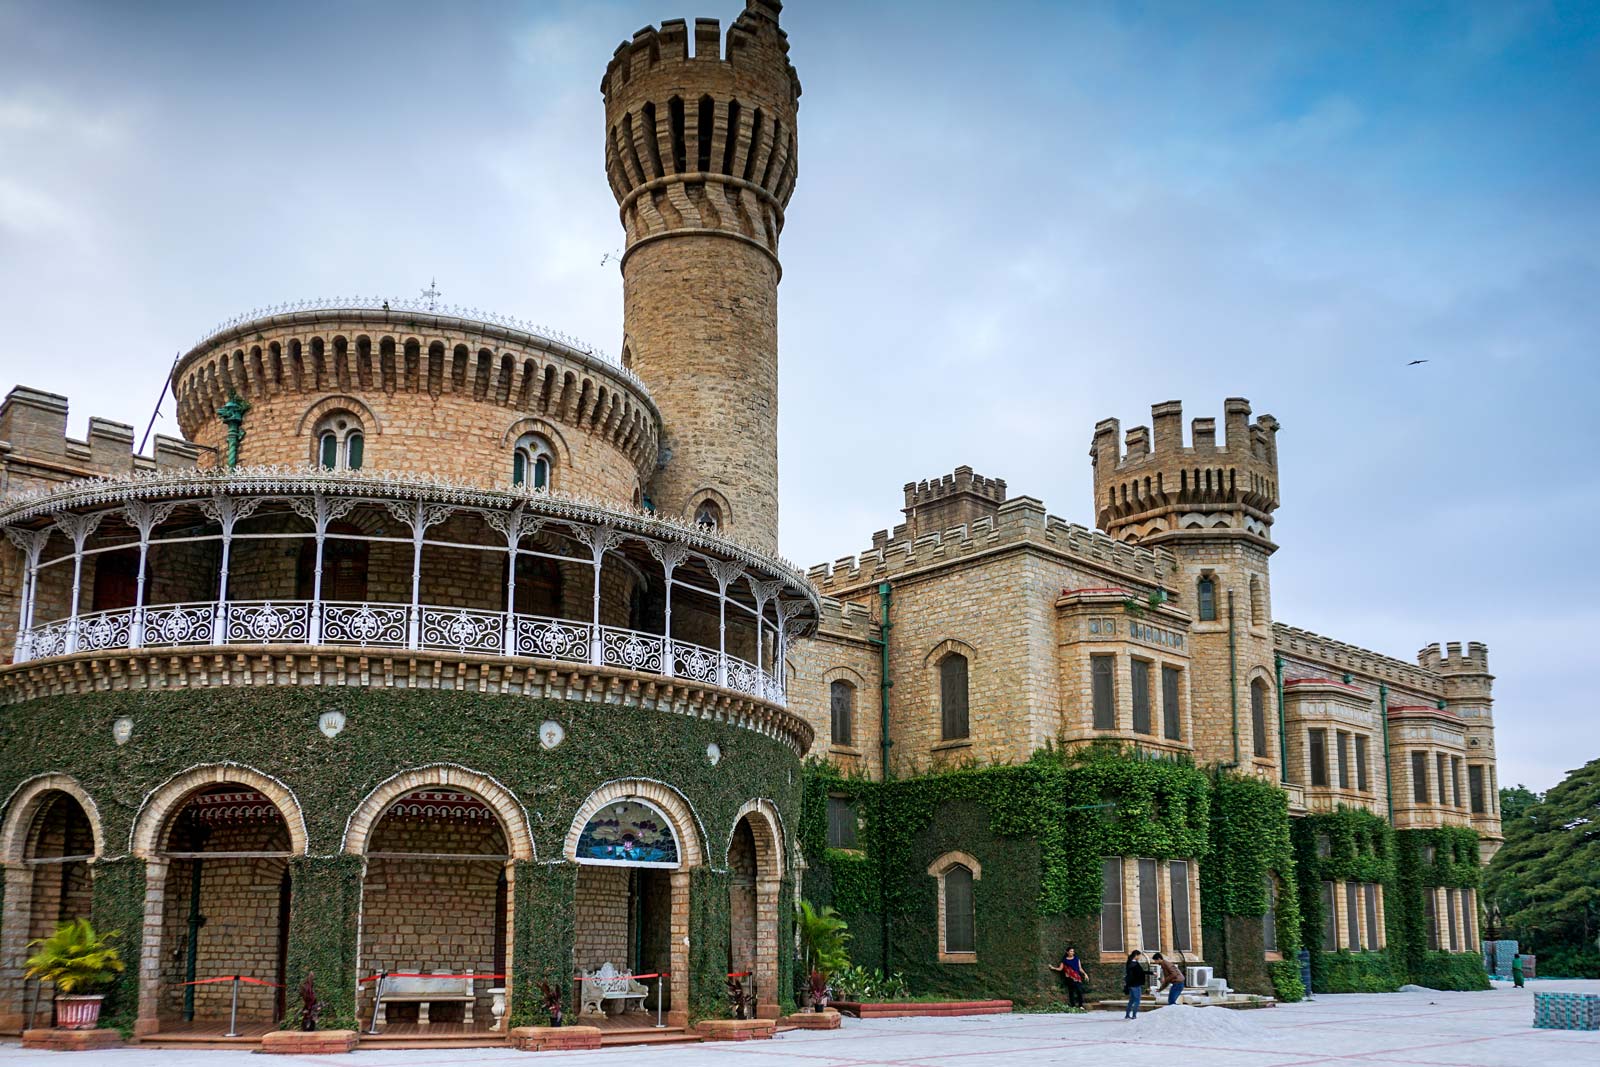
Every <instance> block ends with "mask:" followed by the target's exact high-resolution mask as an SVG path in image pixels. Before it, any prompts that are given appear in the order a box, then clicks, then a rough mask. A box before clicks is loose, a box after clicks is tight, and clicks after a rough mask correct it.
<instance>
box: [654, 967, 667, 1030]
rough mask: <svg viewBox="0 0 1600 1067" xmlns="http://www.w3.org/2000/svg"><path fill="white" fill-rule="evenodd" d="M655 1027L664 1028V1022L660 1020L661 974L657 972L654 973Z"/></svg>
mask: <svg viewBox="0 0 1600 1067" xmlns="http://www.w3.org/2000/svg"><path fill="white" fill-rule="evenodd" d="M656 1029H657V1030H665V1029H666V1024H665V1023H663V1022H662V1021H661V976H660V975H659V974H658V975H656Z"/></svg>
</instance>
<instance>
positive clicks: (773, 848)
mask: <svg viewBox="0 0 1600 1067" xmlns="http://www.w3.org/2000/svg"><path fill="white" fill-rule="evenodd" d="M747 815H748V816H750V829H751V830H752V831H753V832H754V834H755V839H756V857H757V861H758V862H760V863H761V864H762V866H761V869H760V871H759V873H760V875H761V876H762V877H763V878H782V877H783V875H784V872H785V871H787V870H788V869H789V866H788V863H787V861H786V857H787V855H788V853H787V851H786V849H785V845H784V836H783V817H782V816H781V815H779V814H778V807H777V805H775V804H774V803H773V802H772V801H770V800H768V799H766V798H765V797H757V798H755V799H753V800H747V801H745V802H744V805H743V806H742V807H741V808H740V809H739V810H738V811H736V812H734V815H733V822H732V823H731V824H730V825H729V827H728V840H727V842H726V843H725V844H724V846H723V850H722V854H723V863H724V864H726V863H727V862H728V860H727V856H728V852H729V850H730V849H732V848H733V835H734V834H735V833H736V832H738V829H739V823H740V822H741V821H742V820H743V819H744V818H745V816H747ZM763 857H765V861H763Z"/></svg>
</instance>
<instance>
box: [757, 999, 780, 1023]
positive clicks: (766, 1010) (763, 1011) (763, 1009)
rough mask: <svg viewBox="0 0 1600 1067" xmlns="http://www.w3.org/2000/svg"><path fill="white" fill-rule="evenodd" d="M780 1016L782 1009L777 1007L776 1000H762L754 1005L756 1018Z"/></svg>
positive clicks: (776, 1017)
mask: <svg viewBox="0 0 1600 1067" xmlns="http://www.w3.org/2000/svg"><path fill="white" fill-rule="evenodd" d="M782 1016H783V1009H782V1008H780V1007H778V1002H777V1001H775V1000H774V1001H763V1002H762V1003H760V1004H757V1005H756V1018H757V1019H778V1018H782Z"/></svg>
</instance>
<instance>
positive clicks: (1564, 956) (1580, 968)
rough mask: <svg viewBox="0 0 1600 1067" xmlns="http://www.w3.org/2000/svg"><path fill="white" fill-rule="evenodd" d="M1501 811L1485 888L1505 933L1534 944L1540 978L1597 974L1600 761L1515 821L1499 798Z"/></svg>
mask: <svg viewBox="0 0 1600 1067" xmlns="http://www.w3.org/2000/svg"><path fill="white" fill-rule="evenodd" d="M1518 788H1519V789H1520V788H1521V787H1518ZM1507 792H1511V791H1507ZM1524 792H1526V790H1524ZM1501 811H1502V823H1503V825H1504V827H1505V835H1506V843H1505V845H1504V846H1503V847H1502V848H1501V849H1500V851H1499V852H1498V853H1496V854H1495V857H1494V861H1493V862H1492V863H1491V864H1490V866H1489V873H1488V891H1489V894H1490V896H1491V898H1492V900H1493V901H1494V904H1495V907H1496V909H1497V910H1498V912H1499V916H1500V924H1501V928H1502V932H1504V933H1506V934H1508V935H1509V936H1512V937H1515V938H1516V939H1517V940H1519V941H1521V942H1523V943H1524V944H1525V945H1527V946H1529V947H1531V948H1532V950H1533V951H1534V952H1536V953H1537V954H1538V955H1539V957H1540V970H1541V971H1542V972H1544V973H1547V974H1558V973H1566V974H1570V975H1574V976H1579V975H1581V976H1589V977H1592V976H1600V759H1594V760H1590V761H1589V762H1588V763H1586V764H1584V765H1583V766H1582V767H1580V768H1578V769H1577V770H1575V771H1573V772H1572V773H1571V774H1569V775H1567V777H1566V779H1565V780H1564V781H1563V782H1562V783H1561V784H1560V785H1558V786H1556V787H1555V788H1553V789H1551V790H1550V791H1549V792H1548V793H1546V794H1544V796H1543V798H1542V799H1536V800H1535V802H1534V803H1533V804H1532V805H1531V806H1529V807H1528V808H1527V809H1526V811H1525V812H1524V813H1523V814H1522V815H1521V816H1520V817H1519V818H1516V819H1513V818H1512V817H1511V814H1510V808H1509V806H1508V805H1507V804H1506V803H1505V802H1504V800H1503V801H1502V807H1501Z"/></svg>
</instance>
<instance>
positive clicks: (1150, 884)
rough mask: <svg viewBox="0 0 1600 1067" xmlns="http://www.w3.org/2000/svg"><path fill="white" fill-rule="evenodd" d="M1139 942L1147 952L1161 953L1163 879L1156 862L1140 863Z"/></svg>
mask: <svg viewBox="0 0 1600 1067" xmlns="http://www.w3.org/2000/svg"><path fill="white" fill-rule="evenodd" d="M1139 940H1140V942H1142V943H1141V944H1140V946H1139V947H1140V948H1142V949H1144V950H1145V951H1146V952H1159V951H1161V879H1160V876H1159V874H1158V868H1157V866H1156V861H1155V860H1152V859H1142V860H1140V861H1139Z"/></svg>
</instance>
